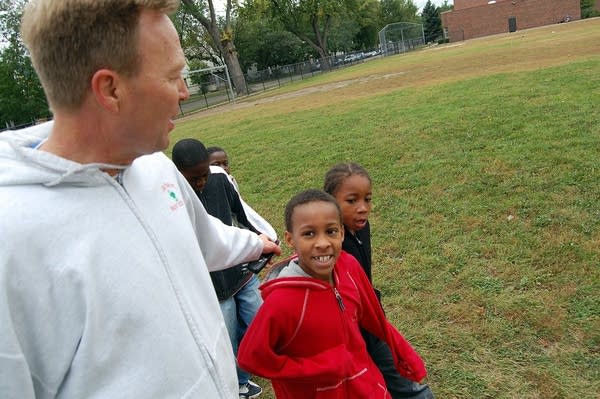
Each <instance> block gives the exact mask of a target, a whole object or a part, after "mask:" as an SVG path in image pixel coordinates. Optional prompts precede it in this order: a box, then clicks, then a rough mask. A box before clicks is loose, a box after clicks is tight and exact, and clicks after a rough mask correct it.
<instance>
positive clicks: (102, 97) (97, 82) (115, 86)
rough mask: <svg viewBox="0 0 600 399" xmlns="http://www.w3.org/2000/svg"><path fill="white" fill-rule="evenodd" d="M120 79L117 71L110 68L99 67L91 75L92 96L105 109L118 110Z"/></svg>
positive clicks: (119, 103)
mask: <svg viewBox="0 0 600 399" xmlns="http://www.w3.org/2000/svg"><path fill="white" fill-rule="evenodd" d="M120 84H122V80H121V78H120V76H119V74H118V73H116V72H115V71H112V70H110V69H99V70H97V71H96V72H95V73H94V75H93V76H92V93H94V98H95V99H96V101H97V102H98V104H100V106H102V107H103V108H105V109H106V110H108V111H110V112H118V111H119V108H120V105H121V100H122V99H121V98H120V97H121V94H122V92H121V90H120V89H121V88H120V87H119V85H120Z"/></svg>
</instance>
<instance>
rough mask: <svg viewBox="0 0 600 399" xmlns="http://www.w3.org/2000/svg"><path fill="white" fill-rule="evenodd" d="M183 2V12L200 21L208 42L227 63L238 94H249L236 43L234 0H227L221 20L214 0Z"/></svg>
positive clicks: (189, 0) (184, 0)
mask: <svg viewBox="0 0 600 399" xmlns="http://www.w3.org/2000/svg"><path fill="white" fill-rule="evenodd" d="M181 4H182V7H183V12H184V13H186V14H187V15H189V16H191V17H192V18H194V19H195V20H196V21H197V22H199V23H200V24H201V25H202V27H203V28H204V29H205V30H206V33H208V35H209V37H210V40H209V41H208V43H209V44H210V46H211V47H212V48H213V50H214V51H215V52H216V53H218V54H219V55H220V56H221V57H222V58H223V61H224V62H225V64H226V65H227V68H228V69H229V75H230V76H231V80H232V81H233V85H234V86H235V90H236V92H237V94H247V93H248V88H247V86H246V79H245V78H244V73H243V72H242V68H241V66H240V62H239V60H238V54H237V50H236V47H235V44H234V37H233V36H234V35H233V20H232V13H233V4H232V0H227V3H226V7H225V18H224V19H222V20H221V21H219V20H218V19H217V14H216V12H215V6H214V1H213V0H200V1H196V0H182V1H181ZM207 6H208V9H207Z"/></svg>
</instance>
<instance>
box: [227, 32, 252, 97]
mask: <svg viewBox="0 0 600 399" xmlns="http://www.w3.org/2000/svg"><path fill="white" fill-rule="evenodd" d="M221 47H222V48H223V51H222V55H223V60H224V61H225V64H227V69H228V70H229V77H231V81H232V82H233V85H234V86H235V92H236V94H238V95H245V94H248V86H247V85H246V78H245V77H244V72H243V71H242V67H241V66H240V61H239V60H238V56H237V50H236V49H235V44H233V42H232V41H231V40H227V39H224V40H221Z"/></svg>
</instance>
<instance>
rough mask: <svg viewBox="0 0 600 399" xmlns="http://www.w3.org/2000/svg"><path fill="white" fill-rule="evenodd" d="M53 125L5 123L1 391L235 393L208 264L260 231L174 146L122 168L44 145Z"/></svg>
mask: <svg viewBox="0 0 600 399" xmlns="http://www.w3.org/2000/svg"><path fill="white" fill-rule="evenodd" d="M50 126H51V125H49V124H47V125H43V126H42V127H36V128H33V129H29V130H26V131H17V132H7V133H0V204H1V206H0V397H2V398H3V399H9V398H14V399H29V398H78V399H79V398H111V399H114V398H144V399H146V398H161V399H162V398H203V399H212V398H228V399H230V398H237V397H238V385H237V377H236V369H235V359H234V357H233V352H232V349H231V346H230V343H229V339H228V335H227V330H226V327H225V324H224V322H223V318H222V315H221V311H220V308H219V305H218V302H217V299H216V296H215V293H214V290H213V287H212V284H211V281H210V278H209V274H208V269H210V268H207V265H215V266H216V265H220V266H222V267H226V266H228V265H234V264H238V263H242V262H244V261H247V260H250V259H256V258H258V256H259V255H260V253H261V251H262V248H263V246H262V243H261V241H260V240H259V239H258V238H257V236H256V234H253V233H251V232H248V231H245V230H240V229H236V228H232V227H229V226H225V225H224V224H222V223H221V222H220V221H218V220H217V219H215V218H213V217H211V216H209V215H208V214H207V213H206V211H205V210H204V208H203V207H202V205H201V204H200V202H199V200H198V199H197V196H196V194H195V193H194V192H193V191H192V189H191V188H190V187H189V185H188V184H187V182H186V181H185V179H184V178H183V176H181V175H180V174H179V173H178V171H177V169H176V168H175V166H174V165H173V163H172V162H171V161H170V160H169V159H168V158H167V157H166V156H165V155H164V154H162V153H156V154H153V155H148V156H143V157H140V158H138V159H136V160H135V161H134V162H133V164H131V165H130V166H129V167H126V168H123V170H122V172H121V174H120V179H119V180H117V179H115V178H113V177H111V176H109V175H108V174H106V173H104V172H103V171H102V170H101V169H102V168H106V165H81V164H78V163H75V162H72V161H69V160H67V159H63V158H60V157H57V156H55V155H52V154H49V153H46V152H43V151H39V150H36V149H34V148H33V147H35V145H36V143H38V142H39V141H40V139H41V138H44V137H46V136H47V135H48V133H49V130H50ZM211 270H212V269H211Z"/></svg>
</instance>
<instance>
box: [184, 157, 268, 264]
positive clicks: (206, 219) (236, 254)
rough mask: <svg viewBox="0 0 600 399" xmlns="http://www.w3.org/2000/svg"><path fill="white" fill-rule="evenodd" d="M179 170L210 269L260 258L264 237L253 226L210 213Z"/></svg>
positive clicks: (199, 243)
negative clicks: (240, 225) (225, 220)
mask: <svg viewBox="0 0 600 399" xmlns="http://www.w3.org/2000/svg"><path fill="white" fill-rule="evenodd" d="M173 167H174V166H173ZM177 173H178V177H177V178H178V184H179V186H180V187H181V191H182V194H183V196H184V201H185V204H186V208H187V210H188V213H189V216H190V219H191V221H192V225H193V228H194V231H195V233H196V237H197V239H198V245H200V250H201V251H202V254H203V255H204V259H205V261H206V264H207V266H208V270H209V271H215V270H221V269H226V268H228V267H231V266H234V265H237V264H240V263H244V262H247V261H252V260H256V259H258V258H259V257H260V255H261V253H262V251H263V243H262V240H261V239H260V238H259V237H258V236H257V235H256V234H255V233H253V232H251V231H250V230H245V229H239V228H237V227H233V226H227V225H225V224H223V223H222V222H221V221H220V220H219V219H217V218H215V217H213V216H211V215H209V214H208V213H207V212H206V209H205V208H204V206H202V203H201V202H200V199H199V198H198V196H197V195H196V193H195V192H194V190H193V189H192V187H190V185H189V184H188V182H187V181H186V180H185V178H184V177H183V176H182V175H181V174H180V173H179V172H177Z"/></svg>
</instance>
